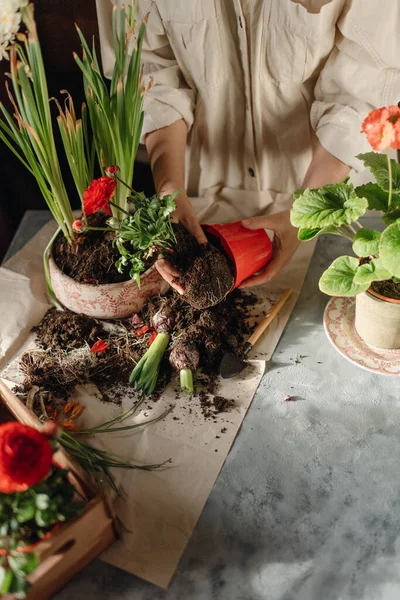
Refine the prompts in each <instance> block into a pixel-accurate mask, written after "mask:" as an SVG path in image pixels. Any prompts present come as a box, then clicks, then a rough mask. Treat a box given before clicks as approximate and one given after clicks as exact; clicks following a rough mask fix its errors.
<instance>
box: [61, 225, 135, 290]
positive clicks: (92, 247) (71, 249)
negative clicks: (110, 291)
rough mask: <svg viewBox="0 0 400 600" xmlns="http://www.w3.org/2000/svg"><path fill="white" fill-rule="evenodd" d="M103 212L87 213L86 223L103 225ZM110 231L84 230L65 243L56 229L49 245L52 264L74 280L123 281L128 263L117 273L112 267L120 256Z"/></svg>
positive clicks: (125, 277)
mask: <svg viewBox="0 0 400 600" xmlns="http://www.w3.org/2000/svg"><path fill="white" fill-rule="evenodd" d="M107 219H108V216H107V215H104V214H100V213H96V214H94V215H88V216H87V220H88V224H89V225H90V226H92V227H105V226H106V220H107ZM113 236H114V233H113V232H107V233H105V232H104V231H85V232H83V233H80V234H79V235H77V236H76V237H75V239H74V242H73V243H72V244H69V243H68V242H67V240H66V239H65V237H64V235H63V234H62V233H60V234H59V235H58V236H57V238H56V241H55V243H54V247H53V258H54V260H55V263H56V265H57V266H58V268H59V269H61V271H62V272H63V273H65V275H68V276H69V277H72V279H75V281H77V282H78V283H89V284H103V283H118V282H120V281H127V280H128V279H130V277H129V267H127V268H126V269H125V270H124V272H123V273H119V272H118V271H117V269H116V267H115V263H116V261H117V260H118V259H119V258H120V253H119V250H118V248H117V247H116V246H114V244H113V243H112V240H113Z"/></svg>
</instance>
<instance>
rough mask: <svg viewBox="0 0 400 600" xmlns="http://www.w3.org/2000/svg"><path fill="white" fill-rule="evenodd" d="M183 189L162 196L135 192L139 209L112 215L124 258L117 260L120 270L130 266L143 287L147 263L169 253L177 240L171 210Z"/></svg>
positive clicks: (134, 202) (111, 223)
mask: <svg viewBox="0 0 400 600" xmlns="http://www.w3.org/2000/svg"><path fill="white" fill-rule="evenodd" d="M178 194H179V191H177V192H175V193H174V194H170V195H167V196H164V197H163V198H160V197H159V195H158V194H156V195H155V196H152V198H150V199H148V198H146V196H145V194H144V193H143V192H141V193H137V192H133V194H132V195H131V196H129V197H128V202H129V203H130V204H132V205H133V206H134V208H135V211H134V212H133V213H132V214H130V213H126V215H125V217H124V218H123V219H122V220H120V219H118V218H116V217H112V218H111V219H109V220H108V221H107V224H108V226H109V227H110V228H111V229H113V230H114V231H115V232H116V237H115V240H114V243H115V244H116V246H117V248H118V250H119V252H120V254H121V257H120V258H119V259H118V261H117V262H116V267H117V269H118V271H119V272H120V273H121V272H123V270H124V268H126V267H127V266H129V267H130V271H129V275H130V277H131V278H132V279H135V281H136V283H137V285H138V287H140V275H141V274H142V273H143V271H144V270H145V268H146V262H148V261H149V259H151V258H152V257H157V256H158V254H159V253H163V252H167V251H168V250H170V249H172V248H173V246H174V244H175V243H176V239H175V234H174V232H173V229H172V224H171V213H172V212H173V211H174V210H175V207H176V205H175V202H174V199H175V197H176V196H177V195H178Z"/></svg>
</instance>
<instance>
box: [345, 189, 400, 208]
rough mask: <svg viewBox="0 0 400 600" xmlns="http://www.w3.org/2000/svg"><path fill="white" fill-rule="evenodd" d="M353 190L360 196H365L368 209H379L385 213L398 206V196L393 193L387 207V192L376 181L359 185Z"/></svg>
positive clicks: (399, 203) (399, 205) (399, 202)
mask: <svg viewBox="0 0 400 600" xmlns="http://www.w3.org/2000/svg"><path fill="white" fill-rule="evenodd" d="M354 191H355V193H356V194H357V196H359V197H360V198H366V199H367V200H368V209H369V210H381V211H382V212H384V213H386V212H388V211H389V210H393V209H394V208H396V207H400V196H397V195H396V194H393V195H392V200H391V204H390V209H389V192H386V191H385V190H383V189H382V188H380V187H379V185H378V184H377V183H366V184H365V185H359V186H358V187H356V188H355V190H354Z"/></svg>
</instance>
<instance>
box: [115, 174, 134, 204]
mask: <svg viewBox="0 0 400 600" xmlns="http://www.w3.org/2000/svg"><path fill="white" fill-rule="evenodd" d="M113 178H114V179H116V180H117V181H119V183H122V185H124V186H125V187H126V188H128V190H130V191H131V192H133V193H134V194H135V193H136V192H135V190H134V189H133V188H132V187H131V186H130V185H128V184H127V183H125V181H122V179H121V178H120V177H118V175H113ZM114 206H115V205H114ZM118 208H119V210H122V209H121V207H120V206H118ZM123 212H126V211H123Z"/></svg>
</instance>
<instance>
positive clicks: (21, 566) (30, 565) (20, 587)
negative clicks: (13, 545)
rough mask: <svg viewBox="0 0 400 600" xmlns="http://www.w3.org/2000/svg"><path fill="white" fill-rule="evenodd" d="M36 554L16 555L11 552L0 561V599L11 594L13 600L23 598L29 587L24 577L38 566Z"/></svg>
mask: <svg viewBox="0 0 400 600" xmlns="http://www.w3.org/2000/svg"><path fill="white" fill-rule="evenodd" d="M39 562H40V561H39V556H38V555H37V554H36V552H28V553H27V554H18V553H17V552H11V553H10V554H9V556H7V557H2V558H1V559H0V597H1V596H3V595H5V594H13V595H14V597H15V598H25V597H26V592H27V591H28V589H29V587H30V585H29V582H28V581H27V579H26V577H27V575H29V574H30V573H33V571H34V570H35V569H36V568H37V567H38V566H39Z"/></svg>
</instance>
